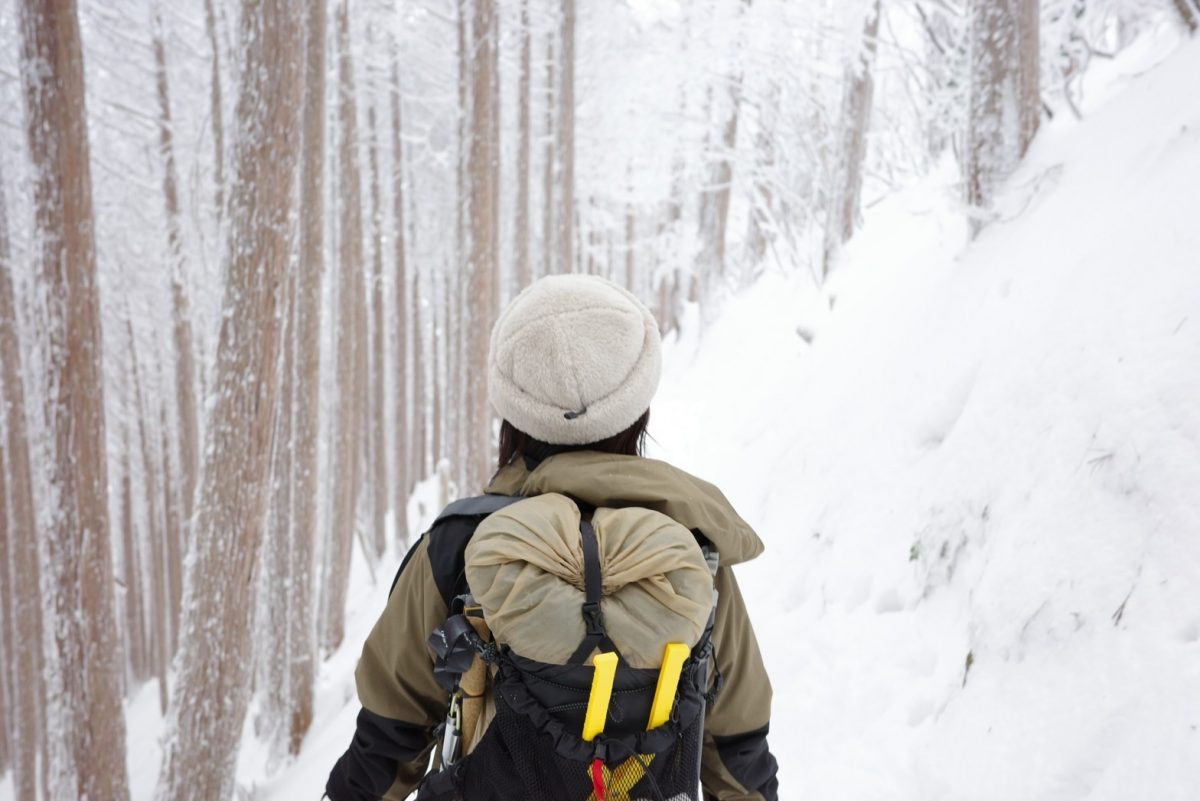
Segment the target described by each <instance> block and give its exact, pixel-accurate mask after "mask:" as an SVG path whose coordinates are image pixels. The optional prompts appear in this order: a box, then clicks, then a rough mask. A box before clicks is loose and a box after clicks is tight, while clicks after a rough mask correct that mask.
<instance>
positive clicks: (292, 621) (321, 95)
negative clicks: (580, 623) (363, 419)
mask: <svg viewBox="0 0 1200 801" xmlns="http://www.w3.org/2000/svg"><path fill="white" fill-rule="evenodd" d="M306 11H307V16H306V17H305V22H306V24H305V34H304V38H305V42H304V53H305V56H304V111H303V120H302V125H303V129H302V135H303V157H302V161H301V165H300V254H299V269H300V274H299V276H298V282H297V294H296V335H295V341H294V346H295V348H296V377H295V380H296V386H295V404H294V406H293V410H294V414H295V416H296V420H295V426H294V428H293V431H292V435H293V437H294V438H295V441H294V442H293V444H292V447H293V449H294V454H293V458H294V459H295V463H294V470H295V482H296V486H295V489H294V497H293V501H292V514H293V520H292V547H291V550H290V554H289V556H290V559H291V564H290V566H289V569H288V572H289V574H290V576H291V579H292V580H291V582H290V583H289V585H288V612H289V614H288V673H289V676H288V680H287V686H288V693H289V699H288V702H287V706H288V707H289V708H290V709H291V719H290V721H289V727H288V729H289V735H288V750H289V752H290V753H292V754H296V753H299V751H300V743H301V742H302V741H303V739H304V735H305V733H306V732H307V731H308V727H309V726H310V725H311V724H312V715H313V710H312V704H313V692H314V684H315V681H316V641H315V637H316V622H315V618H314V607H313V592H312V586H313V576H314V573H313V550H314V544H315V543H316V537H317V492H318V489H317V444H318V440H319V437H320V415H321V281H322V277H323V275H324V264H325V240H324V236H325V47H326V11H325V0H309V2H308V3H307V9H306Z"/></svg>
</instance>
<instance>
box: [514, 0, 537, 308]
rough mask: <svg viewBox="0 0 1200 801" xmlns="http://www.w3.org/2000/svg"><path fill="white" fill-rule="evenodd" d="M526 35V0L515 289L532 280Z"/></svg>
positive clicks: (525, 2)
mask: <svg viewBox="0 0 1200 801" xmlns="http://www.w3.org/2000/svg"><path fill="white" fill-rule="evenodd" d="M530 44H531V43H530V34H529V0H521V60H520V67H519V74H518V76H517V82H518V85H519V87H520V88H519V90H518V91H519V96H518V99H517V208H516V212H515V215H516V217H515V219H514V221H513V227H514V228H515V229H516V233H515V234H514V236H515V239H516V243H515V248H514V250H515V251H516V256H515V262H516V272H517V275H516V278H517V288H518V290H520V289H524V288H525V287H527V286H529V282H530V281H531V280H532V279H533V270H532V267H531V265H530V253H529V244H530V243H529V156H530V150H531V149H532V145H533V137H532V131H531V129H530V73H529V70H530V66H531V65H530V60H531V59H530V55H531V52H530V50H531V48H530Z"/></svg>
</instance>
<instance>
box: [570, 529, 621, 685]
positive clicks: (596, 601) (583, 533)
mask: <svg viewBox="0 0 1200 801" xmlns="http://www.w3.org/2000/svg"><path fill="white" fill-rule="evenodd" d="M579 535H580V539H581V540H582V542H583V592H584V597H585V600H584V603H583V624H584V626H585V628H586V629H587V633H586V634H585V635H584V636H583V640H581V641H580V643H579V647H578V648H576V649H575V653H573V654H571V659H570V660H569V661H570V664H572V665H582V664H583V663H584V662H586V661H587V658H588V657H589V656H591V653H592V651H594V650H596V649H597V648H601V647H603V646H605V644H607V645H608V647H609V648H612V640H610V639H609V638H608V632H607V631H606V630H605V629H604V613H603V612H601V611H600V594H601V589H602V582H603V577H602V576H601V575H600V542H599V541H598V540H597V539H596V530H595V529H594V528H592V524H591V521H589V520H580V521H579Z"/></svg>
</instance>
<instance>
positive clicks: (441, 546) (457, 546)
mask: <svg viewBox="0 0 1200 801" xmlns="http://www.w3.org/2000/svg"><path fill="white" fill-rule="evenodd" d="M520 500H524V496H521V495H478V496H476V497H473V498H462V499H460V500H457V501H455V502H454V503H452V504H450V505H449V506H447V507H446V508H445V509H443V510H442V513H441V514H440V515H438V516H437V520H435V521H434V522H433V526H432V527H431V528H430V529H429V533H428V534H427V535H426V536H427V537H428V538H429V545H428V554H429V564H430V567H431V568H432V569H433V580H434V582H435V583H436V584H437V588H438V592H439V594H440V595H441V596H442V600H443V601H445V603H446V607H447V608H449V607H450V602H451V601H453V600H454V598H455V597H456V596H458V595H461V594H462V593H463V592H464V591H465V590H464V589H463V587H462V585H463V584H464V580H463V570H464V568H465V565H466V555H465V553H466V550H467V544H468V543H469V542H470V541H471V537H473V536H474V535H475V529H476V528H477V527H478V526H479V524H480V522H482V520H483V519H484V518H485V517H487V516H488V515H490V514H492V513H493V512H498V511H500V510H501V509H503V508H505V507H506V506H511V505H512V504H514V503H516V502H517V501H520Z"/></svg>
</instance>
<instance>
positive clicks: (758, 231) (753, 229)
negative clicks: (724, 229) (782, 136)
mask: <svg viewBox="0 0 1200 801" xmlns="http://www.w3.org/2000/svg"><path fill="white" fill-rule="evenodd" d="M778 105H779V88H778V86H777V85H773V86H772V88H771V90H770V91H769V92H768V93H767V95H766V97H763V98H760V99H759V102H758V120H757V122H758V126H757V128H756V130H755V132H754V156H753V159H754V171H753V175H752V176H751V178H750V211H749V214H748V215H747V222H746V225H747V231H746V248H747V251H748V253H749V256H750V259H749V261H750V263H751V264H758V263H759V262H761V261H762V260H763V257H764V256H766V255H767V248H768V247H770V245H771V243H772V241H774V238H775V227H776V225H777V224H778V217H779V216H780V215H779V212H778V210H777V208H776V203H777V201H776V193H775V190H774V188H773V187H772V185H771V182H772V180H773V179H774V175H773V173H774V172H775V168H776V159H775V138H776V131H775V126H776V124H777V120H778V116H779V112H778Z"/></svg>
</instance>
